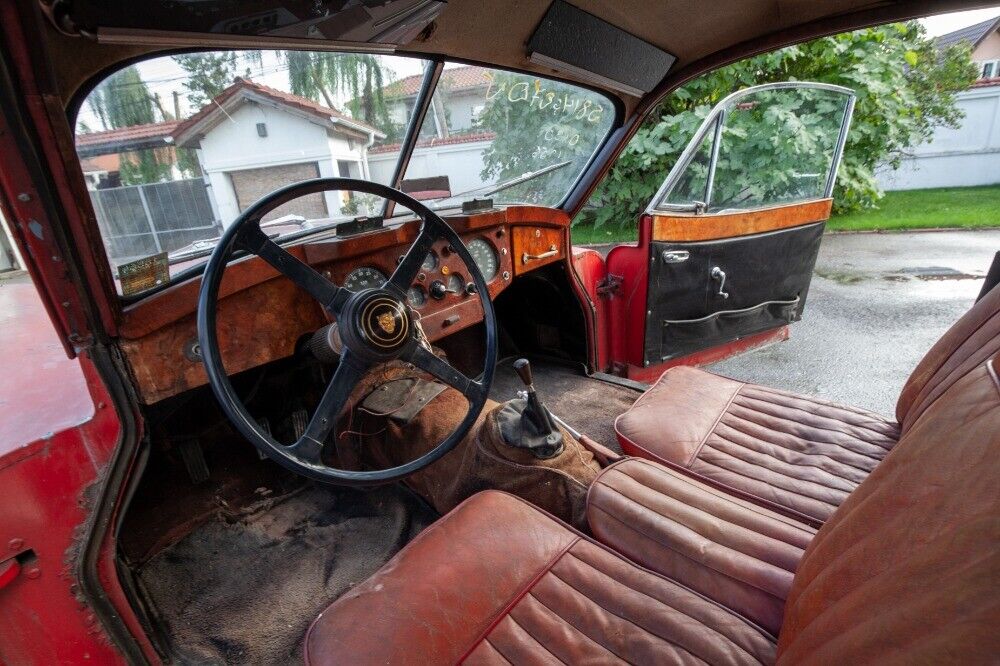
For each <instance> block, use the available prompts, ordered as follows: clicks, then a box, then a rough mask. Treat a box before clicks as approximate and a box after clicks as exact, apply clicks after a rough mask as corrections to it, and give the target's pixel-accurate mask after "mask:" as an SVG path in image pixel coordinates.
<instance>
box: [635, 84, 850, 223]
mask: <svg viewBox="0 0 1000 666" xmlns="http://www.w3.org/2000/svg"><path fill="white" fill-rule="evenodd" d="M853 104H854V96H853V94H852V93H851V92H850V91H849V90H847V89H844V88H839V87H835V86H826V85H822V84H769V85H764V86H757V87H755V88H748V89H746V90H743V91H741V92H739V93H736V94H734V95H731V96H730V97H729V98H727V99H726V100H723V101H722V102H721V103H720V104H719V105H718V106H716V108H715V109H713V112H712V113H711V114H710V115H709V116H708V118H707V119H706V120H705V122H704V123H703V124H702V126H701V127H700V128H699V130H698V133H697V134H696V135H695V138H694V140H693V141H692V142H691V144H690V145H689V146H688V148H687V149H686V150H685V151H684V154H683V155H681V158H680V160H678V162H677V164H676V166H675V167H674V169H673V170H672V171H671V172H670V175H668V176H667V179H666V181H664V184H663V187H662V188H661V191H660V193H658V195H657V196H656V198H654V200H653V201H654V206H653V207H654V208H656V209H659V210H674V211H677V210H686V211H691V212H698V213H702V212H709V213H717V212H720V211H727V210H734V209H735V210H746V209H752V208H764V207H769V206H777V205H784V204H792V203H797V202H802V201H809V200H813V199H822V198H825V197H828V196H830V193H831V191H832V189H833V182H834V174H835V171H836V168H837V163H838V162H839V158H840V153H841V151H842V149H843V141H844V138H845V137H846V130H847V122H848V120H849V118H850V113H851V110H852V108H853Z"/></svg>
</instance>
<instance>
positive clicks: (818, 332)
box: [709, 231, 1000, 415]
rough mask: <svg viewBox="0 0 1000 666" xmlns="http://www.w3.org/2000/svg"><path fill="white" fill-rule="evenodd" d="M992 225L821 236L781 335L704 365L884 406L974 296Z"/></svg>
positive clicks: (995, 241) (998, 238) (891, 404)
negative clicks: (799, 313) (800, 308)
mask: <svg viewBox="0 0 1000 666" xmlns="http://www.w3.org/2000/svg"><path fill="white" fill-rule="evenodd" d="M997 250H1000V231H955V232H925V233H906V234H835V235H828V236H826V237H825V238H824V239H823V245H822V249H821V250H820V255H819V260H818V261H817V264H816V275H815V276H814V278H813V281H812V287H811V288H810V291H809V300H808V301H807V303H806V310H805V315H804V318H803V320H802V321H800V322H798V323H796V324H794V325H793V326H792V329H791V339H790V340H788V341H787V342H783V343H780V344H776V345H772V346H770V347H766V348H764V349H760V350H757V351H754V352H750V353H747V354H743V355H742V356H739V357H735V358H732V359H729V360H726V361H723V362H721V363H716V364H715V365H712V366H710V367H709V369H710V370H713V371H714V372H718V373H719V374H723V375H727V376H730V377H735V378H737V379H741V380H745V381H752V382H758V383H761V384H767V385H769V386H774V387H778V388H784V389H787V390H791V391H797V392H800V393H807V394H811V395H816V396H820V397H823V398H827V399H830V400H835V401H838V402H844V403H848V404H853V405H857V406H859V407H865V408H867V409H871V410H874V411H876V412H880V413H882V414H886V415H892V414H893V413H894V411H895V405H896V398H897V396H898V394H899V391H900V389H901V388H902V386H903V383H904V382H905V381H906V378H907V377H908V376H909V374H910V371H911V370H912V369H913V367H914V366H915V365H916V364H917V362H918V361H919V360H920V358H921V357H922V356H923V355H924V352H926V351H927V349H928V348H929V347H930V346H931V345H932V344H933V343H934V342H935V341H936V340H937V339H938V338H939V337H940V336H941V334H942V333H943V332H944V331H945V330H946V329H947V328H948V327H949V326H950V325H951V324H952V322H954V321H955V320H956V319H958V317H960V316H961V315H962V314H963V313H964V312H965V311H966V310H967V309H968V308H969V306H971V305H972V303H973V302H974V301H975V298H976V296H977V295H978V294H979V290H980V288H981V286H982V276H983V275H984V274H985V272H986V270H987V269H988V267H989V265H990V262H991V261H992V258H993V255H994V253H995V252H996V251H997Z"/></svg>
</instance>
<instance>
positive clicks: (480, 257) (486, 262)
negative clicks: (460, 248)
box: [468, 238, 500, 282]
mask: <svg viewBox="0 0 1000 666" xmlns="http://www.w3.org/2000/svg"><path fill="white" fill-rule="evenodd" d="M468 248H469V254H471V255H472V258H473V259H474V260H475V262H476V266H478V267H479V270H480V271H481V272H482V274H483V278H484V279H485V280H486V281H487V282H489V281H490V280H492V279H493V278H495V277H496V276H497V270H499V268H500V258H499V257H497V253H496V251H494V249H493V246H492V245H490V244H489V243H487V242H486V241H485V240H483V239H482V238H475V239H473V240H471V241H469V244H468Z"/></svg>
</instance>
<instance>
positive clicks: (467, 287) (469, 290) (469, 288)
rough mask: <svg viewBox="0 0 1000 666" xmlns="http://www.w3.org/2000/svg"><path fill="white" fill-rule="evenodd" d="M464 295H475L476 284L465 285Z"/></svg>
mask: <svg viewBox="0 0 1000 666" xmlns="http://www.w3.org/2000/svg"><path fill="white" fill-rule="evenodd" d="M465 293H467V294H469V295H470V296H471V295H472V294H474V293H476V283H475V282H470V283H469V284H467V285H465Z"/></svg>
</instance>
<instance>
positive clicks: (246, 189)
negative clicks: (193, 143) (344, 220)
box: [229, 162, 330, 222]
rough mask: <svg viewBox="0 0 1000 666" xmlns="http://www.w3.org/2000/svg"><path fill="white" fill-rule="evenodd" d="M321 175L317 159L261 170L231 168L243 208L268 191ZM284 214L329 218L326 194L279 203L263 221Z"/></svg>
mask: <svg viewBox="0 0 1000 666" xmlns="http://www.w3.org/2000/svg"><path fill="white" fill-rule="evenodd" d="M317 176H319V166H317V164H316V163H315V162H304V163H302V164H283V165H281V166H273V167H264V168H261V169H243V170H240V171H230V172H229V178H230V179H231V180H232V182H233V189H234V190H235V191H236V202H237V203H238V204H239V206H240V210H241V211H243V210H246V208H247V207H248V206H249V205H250V204H252V203H253V202H254V201H257V199H260V198H261V197H262V196H264V195H265V194H269V193H270V192H273V191H274V190H276V189H278V188H279V187H284V186H285V185H290V184H292V183H297V182H298V181H300V180H309V179H310V178H316V177H317ZM284 215H301V216H302V217H304V218H306V219H307V220H313V219H317V218H323V217H329V216H330V214H329V212H327V210H326V203H325V202H324V201H323V194H322V193H318V194H308V195H306V196H304V197H299V198H298V199H295V200H294V201H289V202H288V203H286V204H282V205H280V206H278V207H277V208H276V209H274V210H273V211H271V213H269V214H268V215H265V216H264V220H263V221H264V222H267V221H268V220H273V219H276V218H279V217H282V216H284Z"/></svg>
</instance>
